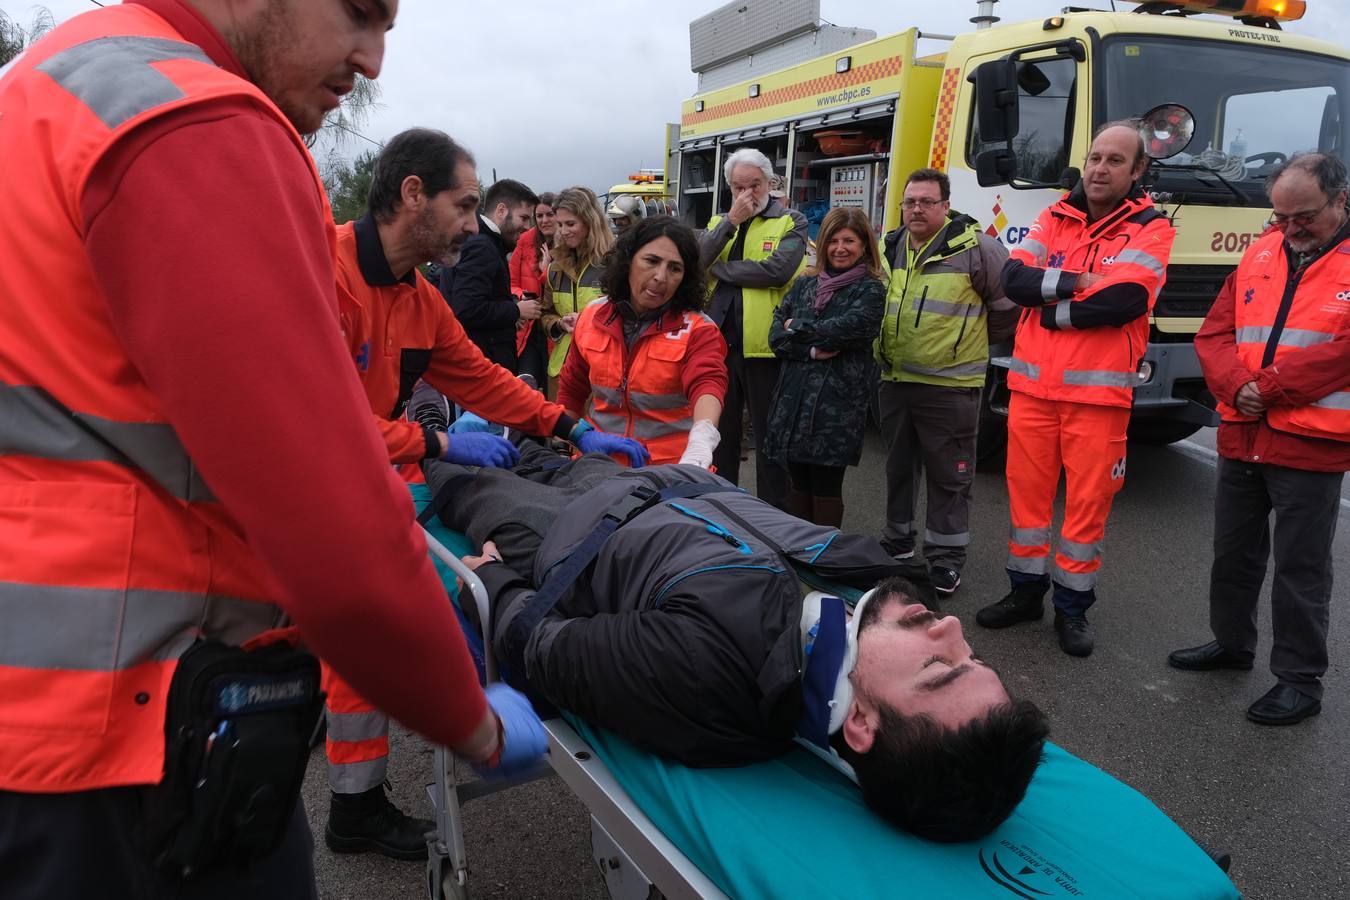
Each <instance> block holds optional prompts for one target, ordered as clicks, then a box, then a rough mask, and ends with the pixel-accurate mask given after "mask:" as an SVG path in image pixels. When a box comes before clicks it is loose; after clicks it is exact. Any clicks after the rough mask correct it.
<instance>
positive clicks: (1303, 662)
mask: <svg viewBox="0 0 1350 900" xmlns="http://www.w3.org/2000/svg"><path fill="white" fill-rule="evenodd" d="M1343 477H1344V476H1343V474H1342V473H1340V472H1306V471H1303V470H1301V469H1289V468H1285V467H1283V466H1269V465H1264V464H1261V463H1249V462H1239V461H1237V460H1231V459H1222V458H1221V459H1220V460H1219V476H1218V478H1219V482H1218V489H1217V491H1216V494H1215V497H1214V565H1213V568H1212V569H1211V570H1210V577H1209V620H1210V628H1211V629H1213V631H1214V637H1215V639H1217V640H1218V642H1219V643H1220V644H1222V645H1223V646H1224V647H1225V648H1227V649H1228V650H1231V651H1233V652H1234V653H1238V654H1241V655H1243V656H1246V657H1248V658H1250V657H1252V656H1253V655H1254V654H1255V651H1256V607H1257V603H1258V602H1259V601H1260V598H1261V584H1262V582H1263V581H1264V580H1265V577H1266V561H1267V559H1268V558H1269V557H1270V554H1271V547H1272V543H1271V531H1270V513H1271V511H1272V510H1273V511H1274V513H1275V535H1274V538H1275V539H1274V544H1273V546H1274V551H1275V552H1274V556H1275V578H1274V583H1273V585H1272V587H1271V592H1270V603H1271V622H1272V625H1273V629H1274V632H1275V633H1274V644H1273V645H1272V647H1271V648H1270V671H1271V672H1272V673H1274V675H1275V677H1276V678H1278V679H1279V680H1280V683H1281V684H1287V685H1289V686H1290V687H1293V688H1295V689H1296V690H1298V691H1301V692H1302V693H1304V694H1306V695H1308V696H1309V697H1313V698H1315V699H1318V700H1320V699H1322V681H1321V678H1322V674H1323V673H1324V672H1326V670H1327V626H1328V623H1329V621H1330V616H1331V543H1332V540H1333V539H1334V538H1335V536H1336V519H1337V517H1338V516H1339V514H1340V500H1341V481H1342V479H1343Z"/></svg>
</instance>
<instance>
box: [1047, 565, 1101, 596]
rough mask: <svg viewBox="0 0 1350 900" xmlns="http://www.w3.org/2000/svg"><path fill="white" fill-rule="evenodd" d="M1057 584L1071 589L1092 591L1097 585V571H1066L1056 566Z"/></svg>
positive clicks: (1055, 576)
mask: <svg viewBox="0 0 1350 900" xmlns="http://www.w3.org/2000/svg"><path fill="white" fill-rule="evenodd" d="M1054 579H1055V584H1058V585H1060V586H1062V587H1066V588H1068V589H1069V590H1071V591H1090V590H1092V589H1093V588H1095V587H1096V586H1097V573H1096V572H1066V571H1065V570H1064V569H1061V568H1060V567H1059V566H1055V575H1054Z"/></svg>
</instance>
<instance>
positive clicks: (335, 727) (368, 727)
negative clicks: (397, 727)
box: [324, 709, 389, 742]
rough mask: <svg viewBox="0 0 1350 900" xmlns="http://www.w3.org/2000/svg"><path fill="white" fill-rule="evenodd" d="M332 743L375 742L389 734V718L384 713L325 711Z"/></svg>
mask: <svg viewBox="0 0 1350 900" xmlns="http://www.w3.org/2000/svg"><path fill="white" fill-rule="evenodd" d="M324 712H325V713H326V714H327V717H328V739H329V740H330V741H346V742H353V741H373V740H375V739H376V738H382V737H385V736H386V735H388V734H389V717H388V716H386V715H385V714H384V713H382V712H378V711H376V710H371V711H369V712H350V713H339V712H333V711H332V710H331V709H325V710H324Z"/></svg>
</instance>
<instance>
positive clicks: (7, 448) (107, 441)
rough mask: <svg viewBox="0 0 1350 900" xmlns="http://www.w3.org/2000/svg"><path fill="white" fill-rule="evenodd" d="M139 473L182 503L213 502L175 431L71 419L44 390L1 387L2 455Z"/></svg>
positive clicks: (158, 426)
mask: <svg viewBox="0 0 1350 900" xmlns="http://www.w3.org/2000/svg"><path fill="white" fill-rule="evenodd" d="M7 453H12V454H18V455H22V456H36V457H40V458H42V459H51V460H59V461H62V462H111V463H116V464H117V465H120V466H126V467H128V468H137V469H140V470H141V471H143V472H145V473H146V474H147V475H149V476H150V477H151V478H152V479H153V480H154V481H155V483H156V484H158V485H159V486H160V487H162V488H164V490H166V491H168V492H169V493H170V494H172V495H173V496H174V497H177V498H178V499H179V500H187V501H189V502H193V501H205V500H214V499H215V498H214V497H213V496H212V495H211V490H210V488H209V487H207V485H206V482H205V481H203V480H202V477H201V475H200V474H199V473H198V472H197V468H196V466H195V465H193V462H192V458H191V457H189V456H188V454H187V450H185V449H184V448H183V445H182V443H181V442H180V441H179V440H178V435H177V433H175V432H174V430H173V426H171V425H164V424H155V423H142V422H117V421H114V420H112V419H104V418H100V417H98V416H92V415H88V414H87V413H72V412H71V411H70V410H68V409H66V407H65V406H63V405H62V404H61V403H60V402H59V401H58V400H57V399H56V398H55V397H53V396H52V395H51V394H49V393H47V392H46V391H45V390H43V389H42V388H40V387H33V386H29V385H9V384H4V383H0V454H7Z"/></svg>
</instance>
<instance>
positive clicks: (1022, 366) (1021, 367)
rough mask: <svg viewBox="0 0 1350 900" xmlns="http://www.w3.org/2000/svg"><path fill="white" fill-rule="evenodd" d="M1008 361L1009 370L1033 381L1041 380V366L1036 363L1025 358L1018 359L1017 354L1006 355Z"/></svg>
mask: <svg viewBox="0 0 1350 900" xmlns="http://www.w3.org/2000/svg"><path fill="white" fill-rule="evenodd" d="M1004 359H1006V360H1007V361H1008V371H1010V372H1016V373H1017V374H1018V375H1021V376H1023V377H1024V378H1029V379H1031V380H1032V381H1040V380H1041V367H1040V366H1038V365H1036V364H1035V363H1029V362H1027V361H1026V360H1025V359H1018V358H1017V357H1016V356H1007V357H1004Z"/></svg>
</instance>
